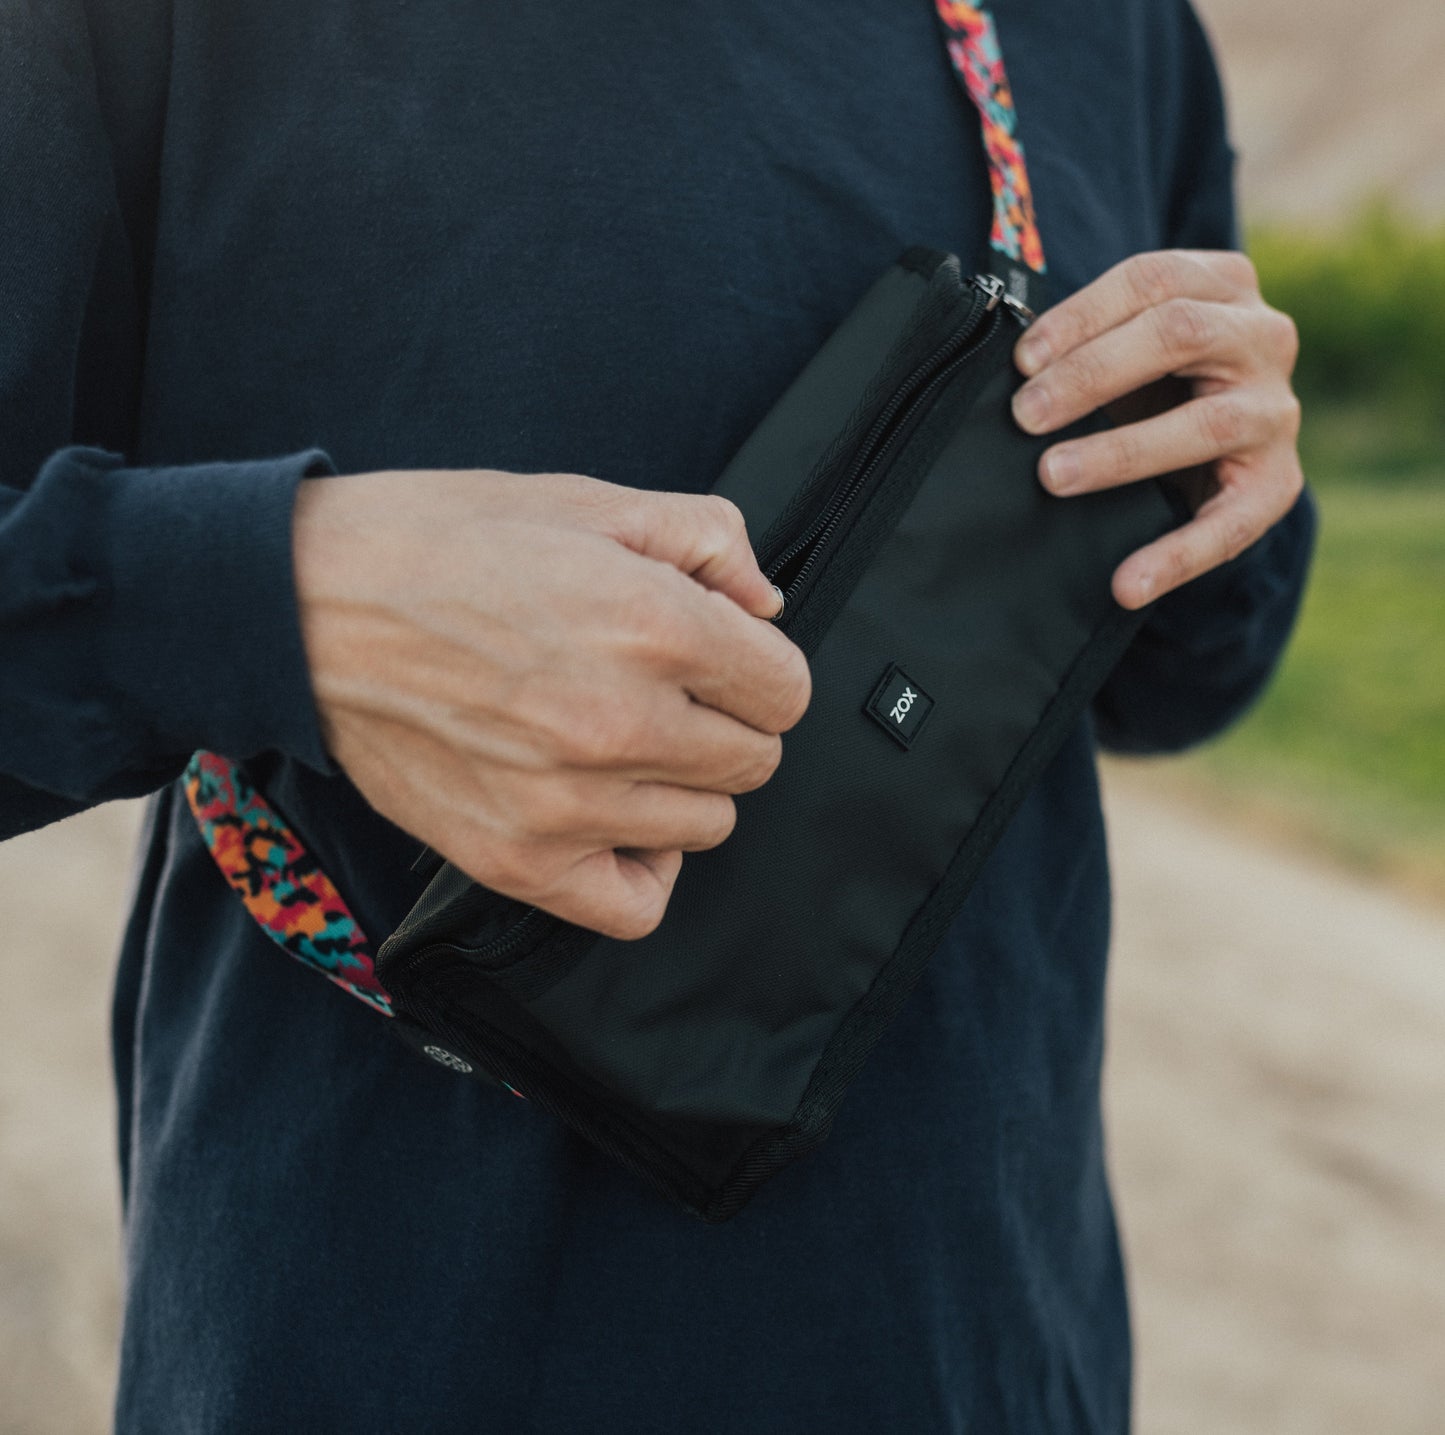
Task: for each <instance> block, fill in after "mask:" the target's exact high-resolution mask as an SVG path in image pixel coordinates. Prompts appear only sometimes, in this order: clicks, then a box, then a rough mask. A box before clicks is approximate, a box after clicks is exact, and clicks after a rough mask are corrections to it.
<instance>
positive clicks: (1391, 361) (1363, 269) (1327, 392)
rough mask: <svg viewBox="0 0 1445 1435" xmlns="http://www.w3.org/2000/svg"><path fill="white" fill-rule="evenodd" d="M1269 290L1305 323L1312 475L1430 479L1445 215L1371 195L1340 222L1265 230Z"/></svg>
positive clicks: (1438, 452)
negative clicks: (1439, 218)
mask: <svg viewBox="0 0 1445 1435" xmlns="http://www.w3.org/2000/svg"><path fill="white" fill-rule="evenodd" d="M1249 248H1250V253H1251V255H1252V257H1253V258H1254V261H1255V264H1256V266H1257V267H1258V269H1259V274H1260V283H1261V286H1262V288H1263V290H1264V294H1265V297H1266V298H1267V299H1268V300H1269V302H1270V303H1271V304H1273V305H1274V306H1275V307H1276V308H1279V309H1283V310H1284V311H1285V313H1287V314H1290V315H1292V316H1293V318H1294V320H1295V322H1296V323H1297V324H1298V325H1299V331H1300V359H1299V366H1298V368H1297V369H1296V372H1295V382H1296V387H1297V389H1298V391H1299V394H1300V398H1301V400H1302V401H1303V403H1304V406H1305V416H1306V423H1305V430H1304V434H1303V436H1302V441H1301V447H1302V451H1303V455H1304V460H1305V471H1306V472H1307V473H1308V474H1309V476H1310V479H1311V481H1312V482H1315V483H1322V484H1329V483H1333V482H1335V481H1337V480H1341V479H1344V480H1348V479H1351V478H1354V479H1377V478H1382V477H1393V478H1405V477H1426V476H1427V475H1428V473H1429V471H1430V470H1431V469H1436V470H1438V468H1439V466H1440V463H1441V456H1442V453H1445V224H1440V225H1425V224H1422V223H1420V222H1418V221H1412V220H1409V219H1406V218H1404V217H1402V216H1401V215H1399V214H1397V213H1395V212H1393V211H1392V210H1391V209H1389V208H1388V207H1387V206H1386V205H1384V204H1376V205H1372V206H1370V207H1369V208H1367V209H1365V210H1364V211H1363V212H1362V213H1361V214H1360V215H1359V217H1358V218H1357V219H1355V220H1354V221H1353V222H1351V223H1349V224H1347V225H1346V226H1344V227H1343V228H1341V229H1339V230H1336V231H1332V232H1315V231H1308V230H1303V231H1302V230H1296V229H1283V228H1269V227H1266V228H1262V229H1259V230H1257V231H1255V232H1254V233H1253V234H1252V235H1251V236H1250V241H1249Z"/></svg>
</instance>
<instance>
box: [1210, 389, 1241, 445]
mask: <svg viewBox="0 0 1445 1435" xmlns="http://www.w3.org/2000/svg"><path fill="white" fill-rule="evenodd" d="M1199 422H1200V426H1201V428H1202V429H1203V431H1204V439H1205V442H1206V443H1208V444H1209V445H1210V446H1211V447H1212V448H1213V449H1214V450H1215V452H1216V453H1234V452H1235V451H1236V450H1238V449H1239V448H1240V447H1241V446H1242V445H1243V443H1244V441H1245V438H1246V436H1247V434H1248V431H1249V415H1248V413H1247V412H1246V410H1245V406H1244V404H1243V403H1241V402H1240V400H1239V399H1238V398H1236V397H1235V396H1234V395H1232V394H1220V395H1218V396H1216V397H1215V398H1212V399H1209V400H1208V401H1206V402H1205V403H1203V404H1201V405H1200V408H1199Z"/></svg>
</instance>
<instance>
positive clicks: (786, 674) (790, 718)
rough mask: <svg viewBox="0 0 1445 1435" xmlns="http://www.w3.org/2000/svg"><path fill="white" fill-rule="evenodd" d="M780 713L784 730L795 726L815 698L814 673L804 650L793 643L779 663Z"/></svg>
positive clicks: (778, 691)
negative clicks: (803, 652) (804, 654)
mask: <svg viewBox="0 0 1445 1435" xmlns="http://www.w3.org/2000/svg"><path fill="white" fill-rule="evenodd" d="M777 694H778V715H779V720H780V722H781V724H782V730H783V731H784V732H786V731H787V730H788V729H789V728H790V727H793V726H794V725H795V724H796V723H797V722H798V721H799V720H800V719H801V718H802V716H803V714H804V713H805V712H807V710H808V704H809V703H810V702H811V701H812V699H813V674H812V672H811V670H810V669H809V667H808V660H807V659H806V658H805V657H804V656H803V654H802V650H801V649H799V648H796V647H793V646H792V645H791V644H789V645H788V647H787V648H786V649H785V650H784V651H783V654H782V656H781V658H780V660H779V663H778V682H777Z"/></svg>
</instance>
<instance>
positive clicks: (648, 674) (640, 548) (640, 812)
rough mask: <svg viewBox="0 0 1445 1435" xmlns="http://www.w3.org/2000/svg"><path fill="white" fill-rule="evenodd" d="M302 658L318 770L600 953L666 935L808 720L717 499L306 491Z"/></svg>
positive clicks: (449, 485)
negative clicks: (699, 854) (317, 723)
mask: <svg viewBox="0 0 1445 1435" xmlns="http://www.w3.org/2000/svg"><path fill="white" fill-rule="evenodd" d="M294 543H295V563H296V583H297V593H298V599H299V604H300V614H301V629H302V637H303V640H304V642H305V646H306V654H307V660H308V663H309V666H310V669H311V678H312V687H313V691H314V693H315V696H316V703H317V710H318V712H319V715H320V719H321V726H322V732H323V735H324V737H325V740H326V743H327V747H328V749H329V751H330V752H331V754H332V756H333V757H334V758H335V759H336V761H337V762H338V763H340V765H341V766H342V768H343V769H345V771H346V773H347V775H348V776H349V777H350V778H351V780H352V781H353V782H354V783H355V784H356V786H357V788H358V789H359V790H360V792H361V793H362V795H363V796H364V797H366V799H367V800H368V801H369V802H370V803H371V804H372V806H374V807H375V808H376V809H377V811H379V812H381V813H382V814H384V815H385V816H387V817H389V818H390V819H391V820H392V821H393V822H396V823H397V824H399V825H400V826H401V827H403V828H405V829H406V830H407V831H409V832H411V833H413V834H414V835H415V836H416V837H418V838H419V839H421V840H422V841H424V842H426V843H427V844H429V845H430V846H431V847H432V848H434V849H435V850H436V851H437V852H439V853H441V854H442V855H443V856H444V857H447V858H448V859H450V860H451V861H452V862H453V863H455V864H456V865H457V866H458V867H460V868H461V869H462V870H463V871H465V872H466V873H467V874H468V875H469V876H471V877H473V878H475V879H476V880H477V881H478V882H481V883H483V884H484V885H485V886H487V887H491V888H493V889H495V890H496V891H498V892H503V893H505V894H506V895H508V896H510V897H515V898H518V899H520V900H523V901H526V902H529V903H533V904H534V905H536V906H539V907H542V908H544V909H545V910H547V911H549V912H552V913H554V914H555V915H557V916H559V917H563V918H565V919H567V920H569V921H572V922H576V923H578V924H579V925H581V926H585V927H590V928H593V929H594V930H596V931H599V932H602V933H605V934H606V935H608V936H613V937H622V938H635V937H641V936H645V935H646V934H647V933H648V932H650V931H652V930H653V929H654V928H655V927H656V926H657V924H658V923H659V922H660V921H661V920H662V916H663V913H664V911H665V910H666V907H667V902H668V898H669V897H670V896H671V893H672V886H673V883H674V882H675V881H676V878H677V873H678V870H679V868H680V866H681V863H682V853H684V852H695V851H701V850H703V849H705V848H709V847H715V846H716V845H717V844H718V843H720V842H722V841H723V839H724V838H726V837H727V836H728V834H729V833H730V832H731V831H732V827H733V822H734V808H733V801H732V795H733V794H736V793H740V792H748V791H751V790H752V789H754V788H757V787H760V786H762V784H763V783H765V782H766V781H767V780H768V778H769V777H770V776H772V773H773V771H774V769H775V768H776V767H777V764H778V759H779V756H780V753H781V741H780V738H779V734H780V733H782V732H785V731H786V730H787V729H788V728H790V727H791V726H792V725H793V724H794V723H795V722H797V721H798V719H799V718H800V717H801V716H802V714H803V711H804V709H805V708H806V707H807V704H808V698H809V695H810V680H809V676H808V668H807V663H806V661H805V660H804V658H803V655H802V653H801V652H800V651H799V650H798V649H797V648H796V647H795V646H794V645H793V644H792V643H790V642H789V641H788V640H787V639H786V638H785V637H784V636H783V635H782V634H781V633H780V632H778V631H777V630H776V629H775V628H774V627H773V626H772V625H771V624H770V623H768V622H766V621H764V620H765V619H767V618H769V617H771V616H773V615H774V614H775V613H776V611H777V607H778V599H777V595H776V592H775V591H774V589H773V588H772V586H771V585H770V584H769V583H768V581H767V580H766V579H765V578H764V577H763V575H762V573H761V572H760V571H759V569H758V566H757V562H756V560H755V559H754V557H753V553H752V550H751V548H750V547H749V545H748V541H747V534H746V532H745V531H744V526H743V521H742V516H741V514H740V513H739V512H738V510H737V508H736V507H735V506H734V505H732V504H731V503H728V502H727V501H726V500H724V499H720V498H716V497H711V496H693V495H686V494H674V493H648V492H644V491H641V490H637V489H630V488H623V487H619V486H617V485H614V484H609V483H603V482H601V481H599V480H597V479H591V478H584V477H581V476H579V475H576V474H512V473H498V472H492V471H487V470H483V471H475V472H458V471H426V472H418V473H369V474H359V475H354V476H349V477H342V478H320V479H308V480H306V481H305V482H303V483H302V484H301V487H300V491H299V493H298V497H297V502H296V514H295V529H294Z"/></svg>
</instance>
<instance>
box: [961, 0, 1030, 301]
mask: <svg viewBox="0 0 1445 1435" xmlns="http://www.w3.org/2000/svg"><path fill="white" fill-rule="evenodd" d="M934 8H935V9H936V10H937V11H938V18H939V19H940V20H941V21H942V22H943V28H944V30H945V32H946V34H945V38H944V45H945V47H946V48H947V50H948V56H949V58H950V59H951V60H952V61H953V68H954V70H955V71H957V73H958V77H959V79H960V80H961V81H962V83H963V87H964V89H965V91H967V93H968V97H969V99H971V100H972V101H973V103H974V104H975V105H976V106H977V108H978V113H979V117H980V118H981V119H982V121H983V147H984V151H985V153H986V154H987V156H988V178H989V184H990V186H991V187H992V189H993V232H992V233H991V234H990V235H989V244H990V245H992V247H993V248H994V249H996V250H997V251H998V252H999V253H1000V254H1003V255H1006V256H1007V257H1008V258H1009V259H1012V260H1014V261H1015V262H1016V263H1021V264H1026V265H1027V266H1028V267H1029V268H1030V269H1032V270H1033V271H1034V273H1036V274H1042V273H1043V272H1044V269H1045V267H1046V266H1045V264H1044V245H1043V240H1042V239H1040V238H1039V226H1038V222H1037V220H1036V219H1035V217H1034V197H1033V191H1032V190H1031V189H1030V188H1029V173H1028V168H1027V166H1026V165H1025V164H1024V147H1023V144H1022V142H1021V141H1020V140H1019V137H1018V115H1017V113H1016V112H1015V110H1014V101H1013V90H1012V88H1011V87H1010V85H1009V82H1008V74H1007V72H1006V71H1005V70H1004V66H1003V51H1002V50H1000V48H999V43H998V31H997V29H996V28H995V26H994V23H993V16H992V15H990V14H989V12H988V11H987V10H986V9H985V8H984V7H983V6H982V5H968V4H965V3H964V0H934Z"/></svg>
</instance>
